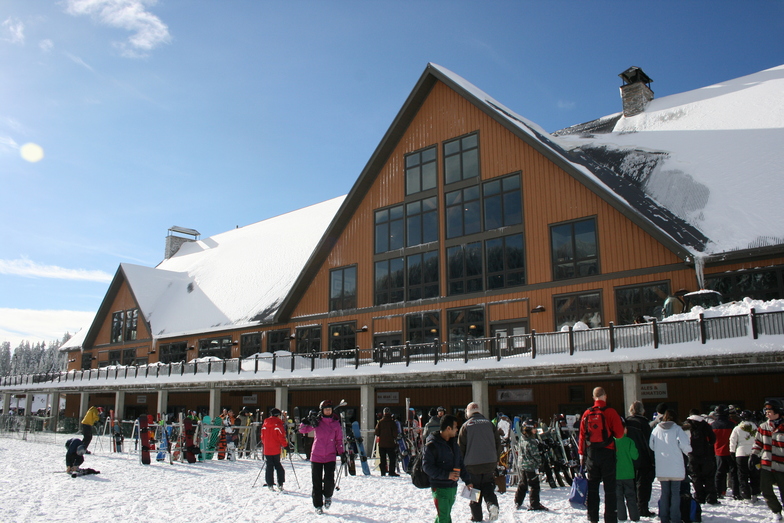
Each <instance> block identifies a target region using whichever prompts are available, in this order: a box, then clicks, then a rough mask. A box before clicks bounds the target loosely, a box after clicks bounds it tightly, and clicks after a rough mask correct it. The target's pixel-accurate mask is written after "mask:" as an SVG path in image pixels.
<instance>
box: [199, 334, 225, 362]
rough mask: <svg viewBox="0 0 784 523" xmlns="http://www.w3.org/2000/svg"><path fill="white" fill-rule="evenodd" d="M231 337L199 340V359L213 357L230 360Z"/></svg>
mask: <svg viewBox="0 0 784 523" xmlns="http://www.w3.org/2000/svg"><path fill="white" fill-rule="evenodd" d="M231 344H232V341H231V337H228V336H227V337H222V338H211V339H208V340H199V357H200V358H204V357H207V356H215V357H216V358H221V359H224V360H225V359H229V358H231Z"/></svg>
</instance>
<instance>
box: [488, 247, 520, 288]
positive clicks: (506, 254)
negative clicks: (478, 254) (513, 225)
mask: <svg viewBox="0 0 784 523" xmlns="http://www.w3.org/2000/svg"><path fill="white" fill-rule="evenodd" d="M517 237H519V238H520V243H521V248H520V249H521V251H522V266H521V267H520V266H518V267H510V263H509V261H510V260H509V258H510V256H511V255H510V249H509V248H508V246H507V242H508V240H509V239H510V238H517ZM496 241H500V242H501V249H502V256H501V258H502V260H501V263H502V265H503V267H502V268H501V270H494V271H491V260H490V255H491V252H490V248H489V247H488V244H489V243H490V242H496ZM525 254H526V253H525V236H524V235H523V233H517V234H507V235H505V236H497V237H495V238H487V239H486V240H485V241H484V262H485V265H484V278H485V289H487V290H488V291H492V290H497V289H510V288H512V287H520V286H522V285H525V284H526V273H527V269H528V264H527V263H526V256H525ZM519 274H522V281H521V282H515V281H514V280H513V283H509V279H510V277H512V276H515V275H519ZM498 277H501V278H502V279H503V283H502V284H501V285H496V284H495V283H492V282H493V278H498Z"/></svg>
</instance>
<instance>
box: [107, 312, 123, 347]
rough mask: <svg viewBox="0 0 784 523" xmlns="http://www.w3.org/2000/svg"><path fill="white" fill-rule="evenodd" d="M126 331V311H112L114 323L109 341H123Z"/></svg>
mask: <svg viewBox="0 0 784 523" xmlns="http://www.w3.org/2000/svg"><path fill="white" fill-rule="evenodd" d="M124 333H125V311H124V310H122V311H116V312H113V313H112V324H111V328H110V331H109V343H122V341H123V338H124Z"/></svg>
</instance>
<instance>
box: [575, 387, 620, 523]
mask: <svg viewBox="0 0 784 523" xmlns="http://www.w3.org/2000/svg"><path fill="white" fill-rule="evenodd" d="M593 399H594V403H593V407H591V408H590V409H588V410H586V411H585V413H584V414H583V417H582V419H581V421H580V444H579V446H578V447H579V448H578V451H579V452H580V455H581V460H582V464H583V466H584V467H585V472H586V477H587V478H588V494H587V496H586V500H585V502H586V505H587V508H588V520H589V521H591V522H592V523H598V522H599V483H604V523H617V522H618V505H617V503H616V499H617V498H616V492H615V487H616V485H615V467H616V459H615V438H622V437H623V423H622V422H621V417H620V416H619V415H618V413H617V412H616V411H615V409H612V408H610V407H608V406H607V393H606V392H605V391H604V389H603V388H602V387H596V388H595V389H593Z"/></svg>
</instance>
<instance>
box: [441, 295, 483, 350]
mask: <svg viewBox="0 0 784 523" xmlns="http://www.w3.org/2000/svg"><path fill="white" fill-rule="evenodd" d="M472 313H481V319H477V318H469V316H470V315H471V314H472ZM460 314H463V315H464V317H465V318H464V320H463V321H461V322H455V321H453V316H454V315H458V316H456V317H455V319H459V315H460ZM486 322H487V317H486V311H485V307H483V306H476V305H473V306H470V307H457V308H454V309H447V311H446V329H447V330H446V332H447V340H446V341H447V345H448V350H449V352H460V351H463V350H464V349H465V344H466V342H468V341H470V340H475V339H480V338H484V337H485V325H486ZM471 327H475V328H473V329H472V328H471ZM461 328H462V329H463V330H464V332H463V333H462V334H461V333H459V332H455V331H456V330H460V329H461ZM472 331H473V332H472Z"/></svg>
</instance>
